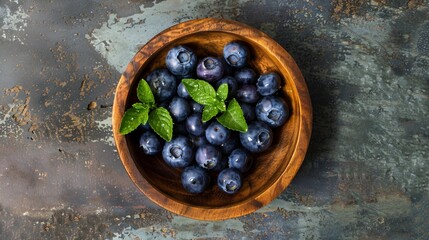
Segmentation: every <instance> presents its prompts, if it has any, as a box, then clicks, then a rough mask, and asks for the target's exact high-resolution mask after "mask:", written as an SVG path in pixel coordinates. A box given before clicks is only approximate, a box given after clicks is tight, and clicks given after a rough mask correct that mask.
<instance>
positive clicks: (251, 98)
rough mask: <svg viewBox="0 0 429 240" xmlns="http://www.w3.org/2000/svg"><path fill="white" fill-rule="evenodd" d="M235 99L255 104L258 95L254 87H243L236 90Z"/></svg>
mask: <svg viewBox="0 0 429 240" xmlns="http://www.w3.org/2000/svg"><path fill="white" fill-rule="evenodd" d="M237 99H238V100H239V101H241V102H244V103H255V102H257V101H258V99H259V93H258V91H256V86H255V85H243V86H241V88H239V89H238V90H237Z"/></svg>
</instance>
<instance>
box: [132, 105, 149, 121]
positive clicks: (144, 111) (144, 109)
mask: <svg viewBox="0 0 429 240" xmlns="http://www.w3.org/2000/svg"><path fill="white" fill-rule="evenodd" d="M133 108H135V109H139V110H141V114H142V121H141V124H143V125H145V124H146V122H147V120H148V118H149V106H147V105H145V104H143V103H134V104H133Z"/></svg>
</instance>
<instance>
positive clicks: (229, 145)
mask: <svg viewBox="0 0 429 240" xmlns="http://www.w3.org/2000/svg"><path fill="white" fill-rule="evenodd" d="M239 146H240V138H239V136H238V133H237V132H234V131H232V132H231V134H230V136H229V138H228V140H226V142H224V143H222V144H221V145H220V146H219V149H220V151H221V152H222V154H230V153H231V152H232V150H234V149H236V148H238V147H239Z"/></svg>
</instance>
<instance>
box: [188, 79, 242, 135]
mask: <svg viewBox="0 0 429 240" xmlns="http://www.w3.org/2000/svg"><path fill="white" fill-rule="evenodd" d="M182 83H183V85H185V88H186V90H187V91H188V93H189V95H190V96H191V98H192V99H193V100H194V101H195V102H197V103H199V104H202V105H204V108H203V113H202V121H203V122H207V121H209V120H210V119H212V118H213V117H215V116H217V115H218V114H219V113H222V114H221V115H220V116H219V117H217V120H218V122H219V123H220V124H222V125H223V126H224V127H226V128H228V129H231V130H235V131H240V132H247V123H246V120H245V118H244V114H243V110H242V109H241V107H240V104H239V103H238V102H237V100H235V99H232V100H231V101H230V102H229V103H228V107H226V99H227V97H228V84H226V83H223V84H221V85H220V86H219V87H218V89H217V91H215V89H214V88H213V86H212V85H210V83H208V82H206V81H203V80H199V79H183V80H182Z"/></svg>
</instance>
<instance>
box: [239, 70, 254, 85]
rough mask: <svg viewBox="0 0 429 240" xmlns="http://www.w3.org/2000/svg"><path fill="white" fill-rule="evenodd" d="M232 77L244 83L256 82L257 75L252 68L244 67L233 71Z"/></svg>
mask: <svg viewBox="0 0 429 240" xmlns="http://www.w3.org/2000/svg"><path fill="white" fill-rule="evenodd" d="M234 77H235V79H236V80H237V82H238V84H241V85H244V84H254V83H256V78H257V75H256V73H255V71H253V69H251V68H247V67H244V68H241V69H238V70H237V71H236V72H235V74H234Z"/></svg>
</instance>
